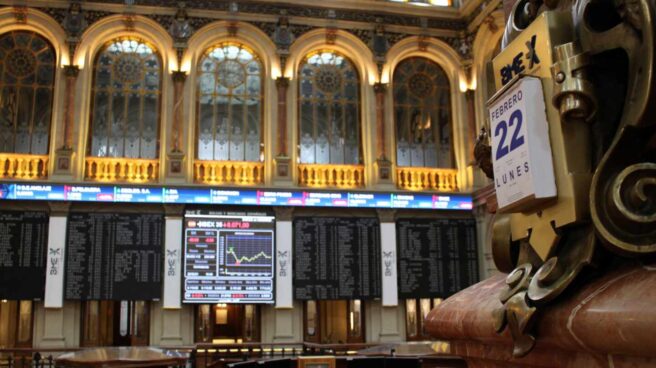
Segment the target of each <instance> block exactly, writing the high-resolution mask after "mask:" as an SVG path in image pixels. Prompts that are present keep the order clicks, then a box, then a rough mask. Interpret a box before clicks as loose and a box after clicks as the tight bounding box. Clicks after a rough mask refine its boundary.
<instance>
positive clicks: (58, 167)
mask: <svg viewBox="0 0 656 368" xmlns="http://www.w3.org/2000/svg"><path fill="white" fill-rule="evenodd" d="M79 73H80V68H79V67H78V66H77V65H66V66H64V76H65V77H66V90H65V95H64V99H65V100H64V133H63V135H64V142H63V144H62V146H61V148H59V149H57V151H56V152H55V165H54V171H53V173H54V174H55V175H66V176H68V175H71V174H72V169H73V165H72V159H73V127H74V124H75V83H76V82H77V76H78V74H79Z"/></svg>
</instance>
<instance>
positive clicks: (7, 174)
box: [0, 153, 48, 180]
mask: <svg viewBox="0 0 656 368" xmlns="http://www.w3.org/2000/svg"><path fill="white" fill-rule="evenodd" d="M47 177H48V156H47V155H25V154H16V153H0V179H26V180H36V179H46V178H47Z"/></svg>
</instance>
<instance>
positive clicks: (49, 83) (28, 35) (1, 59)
mask: <svg viewBox="0 0 656 368" xmlns="http://www.w3.org/2000/svg"><path fill="white" fill-rule="evenodd" d="M55 64H56V56H55V51H54V49H53V47H52V45H51V44H50V43H49V42H48V41H47V40H46V39H45V38H43V37H41V36H40V35H38V34H36V33H34V32H29V31H13V32H8V33H5V34H3V35H1V36H0V152H8V153H25V154H34V155H45V154H48V141H49V136H50V134H49V133H50V121H51V118H52V96H53V86H54V81H55Z"/></svg>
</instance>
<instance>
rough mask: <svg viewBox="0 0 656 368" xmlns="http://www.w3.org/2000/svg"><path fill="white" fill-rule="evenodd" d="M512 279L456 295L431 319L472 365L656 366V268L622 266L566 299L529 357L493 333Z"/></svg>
mask: <svg viewBox="0 0 656 368" xmlns="http://www.w3.org/2000/svg"><path fill="white" fill-rule="evenodd" d="M505 276H506V275H496V276H493V277H491V278H489V279H487V280H485V281H482V282H480V283H478V284H476V285H473V286H471V287H469V288H467V289H465V290H463V291H461V292H460V293H458V294H456V295H453V296H452V297H450V298H448V299H447V300H445V301H444V302H443V303H441V304H440V305H439V306H438V307H436V308H435V309H433V310H432V311H431V312H430V314H429V315H428V317H427V319H426V328H427V330H428V331H429V333H430V334H431V335H432V336H433V337H435V338H436V339H440V340H448V341H450V342H451V354H453V355H457V356H461V357H463V358H464V359H465V360H466V361H467V364H468V367H470V368H471V367H504V368H508V367H571V368H574V367H576V368H578V367H590V368H596V367H609V368H628V367H631V368H634V367H656V263H652V264H646V265H643V264H637V263H631V264H624V265H621V266H618V267H616V268H615V269H614V270H612V271H608V272H606V273H605V275H603V276H601V277H599V278H596V279H595V280H593V281H590V282H588V283H586V284H585V285H583V286H581V287H579V288H578V289H576V290H574V291H569V292H566V293H565V294H563V295H561V297H560V299H559V301H557V302H556V303H554V304H552V305H550V306H548V307H545V308H544V309H543V310H542V312H541V314H540V315H539V316H538V321H537V323H536V329H535V332H536V335H537V341H536V345H535V348H534V349H533V350H532V351H531V352H530V353H529V354H528V355H527V356H525V357H523V358H513V356H512V346H513V345H512V340H511V337H510V333H509V332H508V330H507V329H506V330H505V331H504V332H503V333H502V334H501V335H498V334H496V333H495V331H494V318H493V316H492V312H493V310H494V309H496V308H499V307H501V302H499V297H498V296H499V293H500V291H501V290H503V289H504V288H505ZM573 286H574V288H573V289H575V288H576V285H573Z"/></svg>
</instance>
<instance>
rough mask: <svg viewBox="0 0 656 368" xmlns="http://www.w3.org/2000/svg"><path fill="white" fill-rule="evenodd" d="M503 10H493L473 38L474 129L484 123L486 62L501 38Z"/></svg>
mask: <svg viewBox="0 0 656 368" xmlns="http://www.w3.org/2000/svg"><path fill="white" fill-rule="evenodd" d="M503 18H504V17H503V12H502V11H495V12H493V13H492V14H491V15H490V18H488V19H489V21H488V22H484V24H483V25H482V26H481V27H480V28H479V29H478V32H477V33H476V37H475V38H474V46H473V48H474V49H473V53H474V63H473V70H472V78H474V81H475V83H476V129H477V130H479V129H480V128H481V127H482V126H483V125H484V123H485V118H486V115H487V114H486V112H485V104H486V102H487V101H486V100H487V98H489V97H492V96H487V97H486V91H487V78H486V63H487V62H488V61H490V60H491V59H492V57H493V56H494V55H492V54H493V52H494V49H495V48H496V45H497V44H498V43H499V41H500V40H501V37H502V36H503V30H504V26H505V25H504V20H503Z"/></svg>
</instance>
